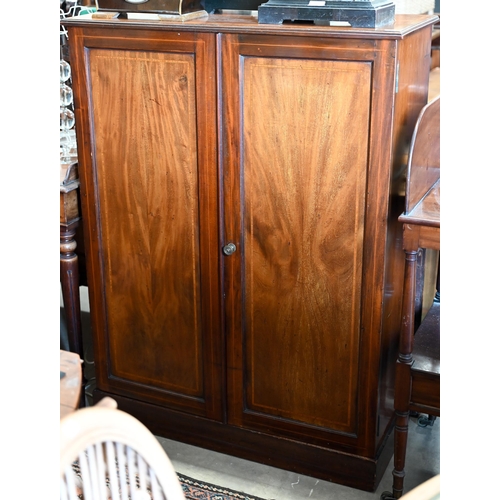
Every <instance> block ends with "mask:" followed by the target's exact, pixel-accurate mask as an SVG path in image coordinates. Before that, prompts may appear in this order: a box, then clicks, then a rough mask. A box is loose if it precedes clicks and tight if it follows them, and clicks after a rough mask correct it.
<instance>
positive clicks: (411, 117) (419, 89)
mask: <svg viewBox="0 0 500 500" xmlns="http://www.w3.org/2000/svg"><path fill="white" fill-rule="evenodd" d="M431 42H432V26H428V27H426V28H424V29H422V30H419V31H417V32H415V33H412V34H411V35H409V36H407V37H405V38H404V39H403V40H402V41H400V42H398V46H397V60H398V63H399V78H398V92H397V93H396V94H395V104H394V131H393V134H394V139H393V165H392V167H393V168H392V172H391V190H390V198H389V207H388V209H389V210H388V224H387V226H388V227H387V242H386V248H387V252H386V259H385V260H386V262H385V278H384V283H385V288H384V307H383V330H382V339H381V340H382V343H383V347H382V350H381V352H382V358H381V364H380V376H379V392H380V395H381V396H380V406H379V419H380V420H379V425H378V441H379V442H383V440H384V439H385V434H386V432H388V430H390V429H391V427H390V424H391V421H392V419H393V415H394V377H395V365H396V359H397V354H398V344H399V332H400V328H401V307H402V297H403V282H404V260H405V258H404V255H405V254H404V251H403V231H402V224H401V223H400V222H398V217H399V216H400V215H401V213H402V212H403V211H404V208H405V185H406V173H407V172H406V170H407V164H408V150H409V145H410V141H411V136H412V134H413V130H414V128H415V125H416V122H417V118H418V115H419V113H420V110H421V109H422V108H423V107H424V106H425V104H426V103H427V95H428V88H429V70H430V64H431Z"/></svg>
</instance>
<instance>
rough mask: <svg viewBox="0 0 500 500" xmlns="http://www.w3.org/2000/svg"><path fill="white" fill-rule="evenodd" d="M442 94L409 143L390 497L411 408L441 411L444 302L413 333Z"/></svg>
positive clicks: (398, 487)
mask: <svg viewBox="0 0 500 500" xmlns="http://www.w3.org/2000/svg"><path fill="white" fill-rule="evenodd" d="M440 102H441V101H440V98H439V97H437V98H436V99H434V100H433V101H431V102H430V103H429V104H427V105H426V106H425V107H424V108H423V110H422V113H421V114H420V117H419V120H418V122H417V125H416V127H415V132H414V136H413V139H412V143H411V146H410V154H409V161H408V180H407V188H406V206H405V211H404V213H403V214H402V215H401V216H400V218H399V219H400V221H401V222H403V247H404V251H405V255H406V265H405V277H404V298H403V316H402V323H401V336H400V344H399V355H398V360H397V363H396V386H395V387H396V391H395V399H394V407H395V410H396V427H395V442H394V470H393V478H394V482H393V492H392V495H390V496H389V495H388V494H384V495H383V498H385V499H388V498H400V497H401V495H402V494H403V485H404V476H405V470H404V466H405V457H406V445H407V440H408V420H409V413H410V411H416V412H422V413H426V414H429V415H433V416H436V417H439V415H440V349H439V345H440V335H439V334H440V305H439V302H435V303H434V305H433V306H432V307H431V309H430V310H429V312H428V313H427V315H426V316H425V318H424V320H423V322H422V324H421V325H420V326H419V328H418V329H417V331H416V333H415V327H414V320H415V279H416V268H417V254H418V251H419V249H421V248H432V249H434V250H439V247H440Z"/></svg>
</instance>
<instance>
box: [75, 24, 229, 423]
mask: <svg viewBox="0 0 500 500" xmlns="http://www.w3.org/2000/svg"><path fill="white" fill-rule="evenodd" d="M69 36H70V47H71V57H72V61H73V87H74V93H75V114H76V118H77V121H76V129H77V138H78V149H79V169H80V178H81V183H82V186H81V190H82V212H83V221H84V230H85V248H86V255H87V257H86V258H87V268H88V282H89V294H90V305H91V315H92V327H93V331H94V332H93V338H94V351H95V362H96V375H97V388H98V389H100V390H102V391H105V392H108V393H112V394H118V395H122V396H128V397H130V398H135V399H139V400H142V401H146V402H151V403H154V404H158V405H162V406H166V407H169V408H172V409H175V410H179V411H185V412H188V413H190V414H194V415H200V416H204V417H208V418H211V419H214V420H221V419H222V415H223V391H222V389H223V383H222V380H223V375H224V374H223V368H222V367H223V362H222V353H223V349H222V346H223V338H222V328H221V324H220V323H221V319H220V318H221V314H220V297H221V294H220V280H219V263H220V262H219V261H220V250H219V249H220V245H219V236H218V224H217V212H218V211H217V205H218V196H217V133H216V97H217V94H216V61H215V53H216V51H215V35H213V34H198V35H197V34H194V33H178V32H171V33H170V32H165V31H154V30H144V29H142V30H140V31H139V30H135V29H134V28H133V27H132V28H130V27H129V28H127V29H119V28H114V29H112V28H109V27H108V28H94V27H89V28H85V27H83V28H82V27H73V28H71V29H70V33H69Z"/></svg>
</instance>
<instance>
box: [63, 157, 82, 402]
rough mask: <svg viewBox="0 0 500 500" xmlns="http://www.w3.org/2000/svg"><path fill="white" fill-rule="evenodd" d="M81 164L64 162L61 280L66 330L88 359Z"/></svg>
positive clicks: (71, 347) (73, 349)
mask: <svg viewBox="0 0 500 500" xmlns="http://www.w3.org/2000/svg"><path fill="white" fill-rule="evenodd" d="M79 185H80V182H79V180H78V164H77V162H68V163H61V165H60V183H59V191H60V194H59V201H60V211H59V214H60V215H59V217H60V218H59V225H60V234H61V243H60V253H61V257H60V262H61V265H60V279H61V290H62V296H63V304H64V313H65V319H66V329H67V332H68V344H69V350H70V351H71V352H74V353H76V354H77V355H78V356H79V357H80V358H81V359H84V352H83V337H82V319H81V311H80V273H79V259H78V255H77V253H76V249H77V240H76V234H77V231H78V226H79V224H80V209H79V204H78V187H79ZM81 383H82V390H81V401H80V406H85V389H84V388H85V384H86V379H85V377H84V376H83V375H82V378H81Z"/></svg>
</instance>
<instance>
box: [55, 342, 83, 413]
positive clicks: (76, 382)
mask: <svg viewBox="0 0 500 500" xmlns="http://www.w3.org/2000/svg"><path fill="white" fill-rule="evenodd" d="M60 366H61V367H60V372H61V393H60V408H61V415H60V418H63V417H65V416H66V415H68V414H69V413H72V412H73V411H75V410H76V408H77V407H78V403H79V401H80V391H81V386H82V360H81V359H80V356H79V355H78V354H75V353H73V352H68V351H63V350H61V362H60Z"/></svg>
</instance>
